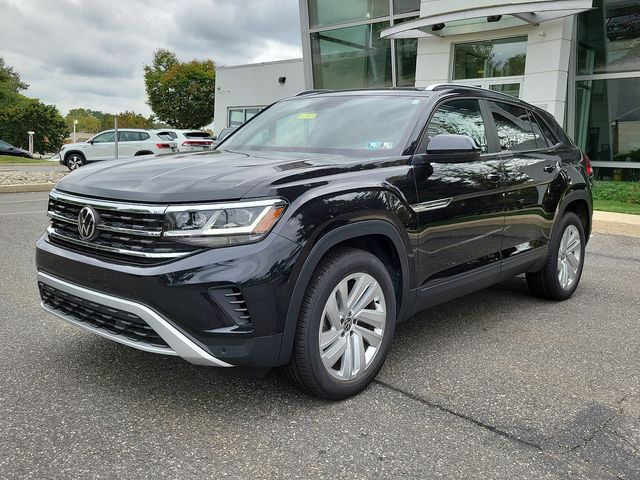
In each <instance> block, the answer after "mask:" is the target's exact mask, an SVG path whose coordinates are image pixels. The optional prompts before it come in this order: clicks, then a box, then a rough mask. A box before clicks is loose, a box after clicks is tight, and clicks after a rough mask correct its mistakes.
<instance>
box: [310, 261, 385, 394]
mask: <svg viewBox="0 0 640 480" xmlns="http://www.w3.org/2000/svg"><path fill="white" fill-rule="evenodd" d="M386 319H387V311H386V303H385V297H384V293H383V291H382V288H381V287H380V284H379V283H378V282H377V281H376V279H375V278H373V277H372V276H371V275H369V274H366V273H354V274H351V275H349V276H347V277H345V278H343V279H342V280H341V281H340V282H339V283H338V285H337V286H336V287H335V288H334V290H333V291H332V292H331V295H329V298H328V299H327V302H326V304H325V307H324V310H323V312H322V317H321V319H320V328H319V332H318V343H319V347H320V357H321V360H322V364H323V365H324V367H325V369H326V370H327V372H328V373H329V374H330V375H331V376H332V377H334V378H336V379H338V380H343V381H347V380H354V379H355V378H358V377H360V376H361V375H362V374H363V373H364V371H365V370H366V369H367V368H368V367H369V366H370V365H371V363H372V362H373V359H374V358H375V357H376V354H377V353H378V351H379V350H380V348H381V345H382V340H383V338H384V334H385V326H386Z"/></svg>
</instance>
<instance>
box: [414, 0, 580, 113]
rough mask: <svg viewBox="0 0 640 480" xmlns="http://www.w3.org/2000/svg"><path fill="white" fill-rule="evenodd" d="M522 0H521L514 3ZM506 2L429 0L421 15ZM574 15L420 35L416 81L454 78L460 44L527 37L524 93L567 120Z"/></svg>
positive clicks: (418, 83) (527, 98)
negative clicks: (466, 31)
mask: <svg viewBox="0 0 640 480" xmlns="http://www.w3.org/2000/svg"><path fill="white" fill-rule="evenodd" d="M512 3H521V2H520V1H518V0H515V1H512V2H509V4H512ZM501 4H502V5H504V3H499V2H495V1H488V2H486V1H484V2H483V1H470V0H456V1H452V0H423V1H422V3H421V9H420V15H421V16H426V15H433V14H436V13H443V12H450V11H453V10H460V9H465V8H469V7H480V6H490V5H496V6H497V5H501ZM572 31H573V18H572V17H567V18H562V19H558V20H552V21H548V22H543V23H541V24H540V25H538V26H531V25H525V26H521V27H513V28H508V29H499V30H492V31H488V32H481V33H471V34H465V35H452V36H447V37H442V38H440V37H431V38H422V39H420V40H418V58H417V62H416V86H417V87H426V86H428V85H431V84H433V83H442V82H450V81H452V74H453V51H454V45H455V44H456V43H465V42H472V41H480V40H492V39H498V38H508V37H515V36H524V35H526V36H527V44H528V45H527V59H526V64H525V75H524V82H523V85H522V90H521V93H520V97H521V98H522V99H523V100H525V101H527V102H529V103H531V104H533V105H536V106H539V107H541V108H543V109H545V110H547V111H548V112H550V113H551V114H553V115H554V116H555V117H556V119H557V120H558V122H560V124H561V125H562V124H563V122H564V120H565V119H564V114H565V107H566V100H567V80H568V71H569V55H570V52H571V39H572Z"/></svg>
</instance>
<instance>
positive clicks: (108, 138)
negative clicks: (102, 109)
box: [93, 131, 116, 143]
mask: <svg viewBox="0 0 640 480" xmlns="http://www.w3.org/2000/svg"><path fill="white" fill-rule="evenodd" d="M115 139H116V135H115V133H114V132H113V131H111V132H104V133H101V134H100V135H96V136H95V137H94V138H93V143H106V142H114V141H115Z"/></svg>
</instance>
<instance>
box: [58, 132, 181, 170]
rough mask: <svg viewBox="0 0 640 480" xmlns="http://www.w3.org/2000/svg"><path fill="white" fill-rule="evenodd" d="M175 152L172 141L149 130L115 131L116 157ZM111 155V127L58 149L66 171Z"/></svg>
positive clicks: (112, 146)
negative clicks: (84, 140) (116, 140)
mask: <svg viewBox="0 0 640 480" xmlns="http://www.w3.org/2000/svg"><path fill="white" fill-rule="evenodd" d="M176 151H177V147H176V142H174V141H170V140H166V139H164V138H162V137H160V136H158V134H157V133H155V132H154V131H152V130H142V129H136V128H123V129H119V130H118V158H126V157H134V156H137V155H153V154H158V153H171V152H176ZM115 154H116V144H115V130H106V131H104V132H100V133H98V134H97V135H96V136H94V137H92V138H90V139H89V140H87V141H86V142H78V143H70V144H68V145H63V146H62V149H60V163H61V164H63V165H66V166H67V168H68V169H69V170H75V169H76V168H80V167H81V166H83V165H85V164H87V163H90V162H95V161H98V160H112V159H114V158H115Z"/></svg>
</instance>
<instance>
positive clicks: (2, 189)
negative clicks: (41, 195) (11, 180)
mask: <svg viewBox="0 0 640 480" xmlns="http://www.w3.org/2000/svg"><path fill="white" fill-rule="evenodd" d="M55 186H56V184H55V183H23V184H20V185H0V193H27V192H49V191H51V189H52V188H53V187H55Z"/></svg>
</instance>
